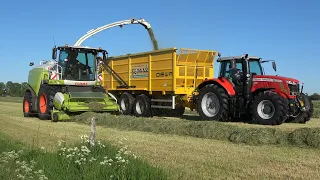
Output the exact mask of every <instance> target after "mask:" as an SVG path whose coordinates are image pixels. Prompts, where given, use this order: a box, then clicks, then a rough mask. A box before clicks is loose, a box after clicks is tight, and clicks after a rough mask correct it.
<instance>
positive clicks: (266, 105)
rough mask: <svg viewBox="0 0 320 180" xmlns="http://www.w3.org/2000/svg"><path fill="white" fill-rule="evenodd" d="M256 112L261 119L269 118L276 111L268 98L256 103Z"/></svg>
mask: <svg viewBox="0 0 320 180" xmlns="http://www.w3.org/2000/svg"><path fill="white" fill-rule="evenodd" d="M257 112H258V114H259V116H260V117H261V118H262V119H270V118H272V117H273V115H274V114H275V112H276V108H275V107H274V105H273V103H272V102H271V101H269V100H263V101H261V102H260V103H259V104H258V107H257Z"/></svg>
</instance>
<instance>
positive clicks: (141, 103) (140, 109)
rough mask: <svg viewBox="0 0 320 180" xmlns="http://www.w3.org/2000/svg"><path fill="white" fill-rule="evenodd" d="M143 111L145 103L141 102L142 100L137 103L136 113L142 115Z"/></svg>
mask: <svg viewBox="0 0 320 180" xmlns="http://www.w3.org/2000/svg"><path fill="white" fill-rule="evenodd" d="M143 110H144V107H143V102H142V101H140V100H139V101H137V103H136V111H137V113H138V114H142V112H143Z"/></svg>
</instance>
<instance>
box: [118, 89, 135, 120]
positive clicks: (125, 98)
mask: <svg viewBox="0 0 320 180" xmlns="http://www.w3.org/2000/svg"><path fill="white" fill-rule="evenodd" d="M133 101H134V97H133V96H132V95H131V94H129V93H127V92H125V93H123V94H121V96H120V98H119V102H118V104H119V106H120V110H121V112H122V114H124V115H131V114H132V107H133Z"/></svg>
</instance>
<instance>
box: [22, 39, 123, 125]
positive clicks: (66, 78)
mask: <svg viewBox="0 0 320 180" xmlns="http://www.w3.org/2000/svg"><path fill="white" fill-rule="evenodd" d="M58 52H59V58H58V60H56V57H57V54H58ZM106 56H107V52H106V51H105V50H103V49H101V48H88V47H80V46H68V45H66V46H61V47H57V48H56V47H55V48H53V52H52V59H53V60H48V61H41V62H40V65H39V66H37V67H34V68H33V69H31V70H30V71H29V77H28V85H29V86H28V88H27V90H26V92H25V96H24V100H23V113H24V116H25V117H29V116H38V117H39V118H40V119H42V120H44V119H51V120H53V121H59V120H68V119H70V115H71V114H74V113H75V114H78V113H81V112H86V111H98V112H118V111H119V106H118V105H117V102H116V99H115V98H112V97H111V96H109V95H108V94H107V93H106V90H105V89H104V88H103V87H102V86H101V82H100V80H101V77H100V76H99V75H98V74H97V66H98V63H99V62H100V61H101V57H103V58H102V61H103V60H104V61H105V60H106ZM30 65H31V66H33V65H34V64H33V63H30Z"/></svg>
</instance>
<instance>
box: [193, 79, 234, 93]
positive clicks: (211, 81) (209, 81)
mask: <svg viewBox="0 0 320 180" xmlns="http://www.w3.org/2000/svg"><path fill="white" fill-rule="evenodd" d="M208 84H216V85H218V86H220V87H222V88H223V89H225V90H226V92H227V93H228V94H229V96H234V95H235V94H236V92H235V90H234V88H233V85H232V84H231V82H230V81H228V80H227V79H226V78H224V77H219V78H212V79H206V80H204V81H203V82H202V83H201V84H199V86H198V89H201V88H203V87H205V86H206V85H208Z"/></svg>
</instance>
